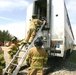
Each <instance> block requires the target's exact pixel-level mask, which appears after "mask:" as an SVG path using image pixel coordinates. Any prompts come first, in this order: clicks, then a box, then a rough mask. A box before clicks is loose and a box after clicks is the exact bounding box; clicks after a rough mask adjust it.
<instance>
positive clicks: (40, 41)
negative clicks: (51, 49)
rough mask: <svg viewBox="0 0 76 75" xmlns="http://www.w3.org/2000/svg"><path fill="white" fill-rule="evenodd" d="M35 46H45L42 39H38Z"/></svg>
mask: <svg viewBox="0 0 76 75" xmlns="http://www.w3.org/2000/svg"><path fill="white" fill-rule="evenodd" d="M34 45H35V46H36V47H41V46H42V45H43V42H42V39H41V37H38V38H37V39H36V40H35V42H34Z"/></svg>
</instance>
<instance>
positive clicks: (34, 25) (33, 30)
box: [22, 14, 43, 44]
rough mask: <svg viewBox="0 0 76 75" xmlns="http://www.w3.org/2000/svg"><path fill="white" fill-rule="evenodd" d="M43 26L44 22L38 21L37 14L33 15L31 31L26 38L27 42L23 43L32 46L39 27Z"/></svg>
mask: <svg viewBox="0 0 76 75" xmlns="http://www.w3.org/2000/svg"><path fill="white" fill-rule="evenodd" d="M42 24H43V21H41V20H39V19H37V16H36V15H35V14H34V15H32V20H31V21H30V26H29V31H28V33H27V37H26V38H25V40H23V42H22V43H25V44H27V43H29V44H30V43H31V42H32V40H33V39H34V37H35V34H36V29H37V26H38V25H42Z"/></svg>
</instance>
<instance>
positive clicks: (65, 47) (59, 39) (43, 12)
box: [26, 0, 74, 57]
mask: <svg viewBox="0 0 76 75" xmlns="http://www.w3.org/2000/svg"><path fill="white" fill-rule="evenodd" d="M32 14H36V15H37V17H38V18H39V19H41V18H42V17H45V18H46V21H47V24H46V25H45V29H43V30H42V33H40V35H39V36H43V42H44V45H43V46H44V48H45V50H46V51H47V53H48V56H57V57H64V56H65V55H66V53H67V51H69V52H71V50H73V40H74V35H73V31H72V27H71V24H70V20H69V16H68V12H67V8H66V5H65V2H64V0H35V1H34V2H33V3H31V5H30V6H29V7H28V9H27V17H26V22H27V26H28V27H29V20H30V19H31V16H32ZM27 31H28V30H27Z"/></svg>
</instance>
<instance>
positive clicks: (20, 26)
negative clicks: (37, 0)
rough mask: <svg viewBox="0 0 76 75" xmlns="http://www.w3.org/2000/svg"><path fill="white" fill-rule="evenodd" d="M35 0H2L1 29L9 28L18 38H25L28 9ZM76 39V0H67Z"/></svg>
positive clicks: (0, 7)
mask: <svg viewBox="0 0 76 75" xmlns="http://www.w3.org/2000/svg"><path fill="white" fill-rule="evenodd" d="M33 1H34V0H0V30H8V31H9V32H10V34H12V35H14V36H16V37H17V38H18V39H24V38H25V31H26V30H25V27H26V11H27V8H28V6H29V5H30V4H31V2H33ZM65 3H66V7H67V10H68V15H69V18H70V22H71V26H72V30H73V34H74V37H75V39H76V21H75V20H76V10H75V9H76V1H75V0H65Z"/></svg>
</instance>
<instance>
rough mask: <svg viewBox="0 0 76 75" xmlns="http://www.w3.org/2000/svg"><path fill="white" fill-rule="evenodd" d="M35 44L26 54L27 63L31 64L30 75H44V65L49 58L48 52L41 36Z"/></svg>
mask: <svg viewBox="0 0 76 75" xmlns="http://www.w3.org/2000/svg"><path fill="white" fill-rule="evenodd" d="M34 45H35V46H34V47H32V48H30V50H29V52H28V55H27V56H26V64H27V65H29V64H30V67H29V69H28V75H43V66H44V65H45V64H46V62H47V59H48V57H47V53H46V51H45V50H44V49H43V48H42V45H43V42H42V41H41V38H37V40H36V41H35V42H34Z"/></svg>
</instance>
